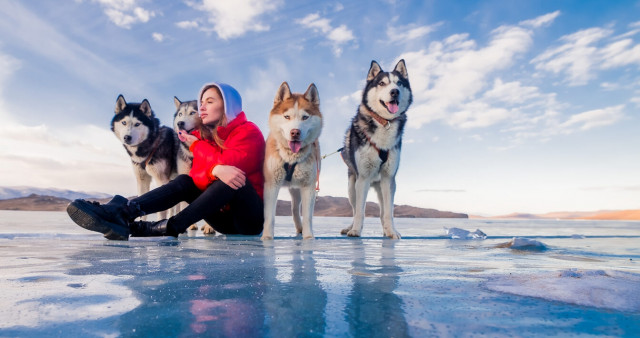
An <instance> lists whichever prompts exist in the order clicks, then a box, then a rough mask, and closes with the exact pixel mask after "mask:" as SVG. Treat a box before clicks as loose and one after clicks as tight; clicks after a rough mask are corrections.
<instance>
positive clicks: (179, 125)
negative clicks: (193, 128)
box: [178, 121, 184, 129]
mask: <svg viewBox="0 0 640 338" xmlns="http://www.w3.org/2000/svg"><path fill="white" fill-rule="evenodd" d="M178 128H180V129H184V121H180V122H178Z"/></svg>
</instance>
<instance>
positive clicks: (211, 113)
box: [200, 87, 224, 125]
mask: <svg viewBox="0 0 640 338" xmlns="http://www.w3.org/2000/svg"><path fill="white" fill-rule="evenodd" d="M223 116H224V101H223V100H222V96H220V94H219V93H218V90H217V88H215V87H211V88H209V89H207V90H205V92H204V93H203V94H202V98H201V101H200V118H201V119H202V123H203V124H206V125H213V124H216V123H217V122H218V121H219V120H220V119H221V118H222V117H223Z"/></svg>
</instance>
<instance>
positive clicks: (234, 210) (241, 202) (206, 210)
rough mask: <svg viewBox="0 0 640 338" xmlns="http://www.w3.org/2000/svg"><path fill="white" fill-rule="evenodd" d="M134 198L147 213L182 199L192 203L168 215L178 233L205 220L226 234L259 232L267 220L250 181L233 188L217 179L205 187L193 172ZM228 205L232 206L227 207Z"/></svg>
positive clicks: (162, 208) (168, 206)
mask: <svg viewBox="0 0 640 338" xmlns="http://www.w3.org/2000/svg"><path fill="white" fill-rule="evenodd" d="M131 201H132V202H136V203H137V204H138V205H140V210H141V211H142V212H144V213H145V214H151V213H154V212H158V211H162V210H167V209H169V208H171V207H173V206H175V205H176V204H178V203H180V202H183V201H184V202H187V203H189V206H187V207H186V208H185V209H184V210H182V211H180V212H179V213H178V214H177V215H175V216H173V217H171V218H170V219H169V224H168V226H169V227H170V228H172V229H173V230H175V232H176V233H183V232H185V231H186V230H187V228H189V227H190V226H191V225H192V224H194V223H196V222H198V221H200V220H205V221H206V222H207V223H208V224H209V225H211V226H212V227H213V228H214V229H215V230H216V231H217V232H220V233H223V234H229V235H231V234H239V235H259V234H260V233H261V232H262V225H263V223H264V212H263V203H262V199H261V198H260V196H258V193H257V192H256V190H255V189H254V188H253V186H251V184H250V183H249V182H247V184H245V185H244V187H242V188H239V189H237V190H234V189H233V188H231V187H229V186H228V185H226V184H225V183H224V182H222V181H220V180H216V181H214V182H213V183H211V185H209V186H208V187H207V188H206V189H205V190H204V191H202V190H200V189H198V187H196V185H195V183H193V179H192V178H191V176H189V175H180V176H178V177H176V178H175V179H174V180H172V181H170V182H169V183H167V184H165V185H163V186H161V187H158V188H156V189H153V190H151V191H149V192H148V193H146V194H144V195H142V196H139V197H136V198H134V199H132V200H131ZM227 205H228V206H229V208H225V206H227ZM223 208H224V210H223Z"/></svg>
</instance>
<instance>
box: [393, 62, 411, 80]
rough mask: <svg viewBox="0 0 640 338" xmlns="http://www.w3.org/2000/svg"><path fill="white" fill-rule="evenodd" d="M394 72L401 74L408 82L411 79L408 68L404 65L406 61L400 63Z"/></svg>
mask: <svg viewBox="0 0 640 338" xmlns="http://www.w3.org/2000/svg"><path fill="white" fill-rule="evenodd" d="M393 71H394V72H398V73H400V75H402V77H403V78H405V79H407V80H408V79H409V73H408V72H407V66H406V65H405V64H404V59H402V60H400V61H398V63H397V64H396V68H395V69H394V70H393Z"/></svg>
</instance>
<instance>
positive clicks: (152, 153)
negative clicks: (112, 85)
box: [111, 95, 179, 219]
mask: <svg viewBox="0 0 640 338" xmlns="http://www.w3.org/2000/svg"><path fill="white" fill-rule="evenodd" d="M111 130H112V131H113V133H114V134H115V135H116V137H117V138H118V140H120V142H122V145H123V146H124V149H125V150H126V151H127V154H129V156H130V157H131V164H132V165H133V172H134V174H135V177H136V181H137V184H138V196H140V195H142V194H144V193H146V192H148V191H149V188H150V186H151V179H152V178H153V179H154V180H155V182H156V184H157V185H163V184H166V183H167V182H169V181H170V180H171V179H173V178H174V177H175V176H176V174H177V168H176V155H177V153H178V143H179V140H178V136H177V135H176V133H175V132H174V131H173V129H171V128H169V127H166V126H160V120H158V119H157V118H156V117H155V114H154V113H153V110H152V109H151V105H150V104H149V101H147V99H144V100H142V102H140V103H127V101H126V100H125V99H124V96H122V95H119V96H118V99H117V100H116V108H115V116H114V117H113V119H112V120H111ZM159 216H160V219H164V218H167V211H161V212H159ZM143 219H146V217H145V216H143Z"/></svg>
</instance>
